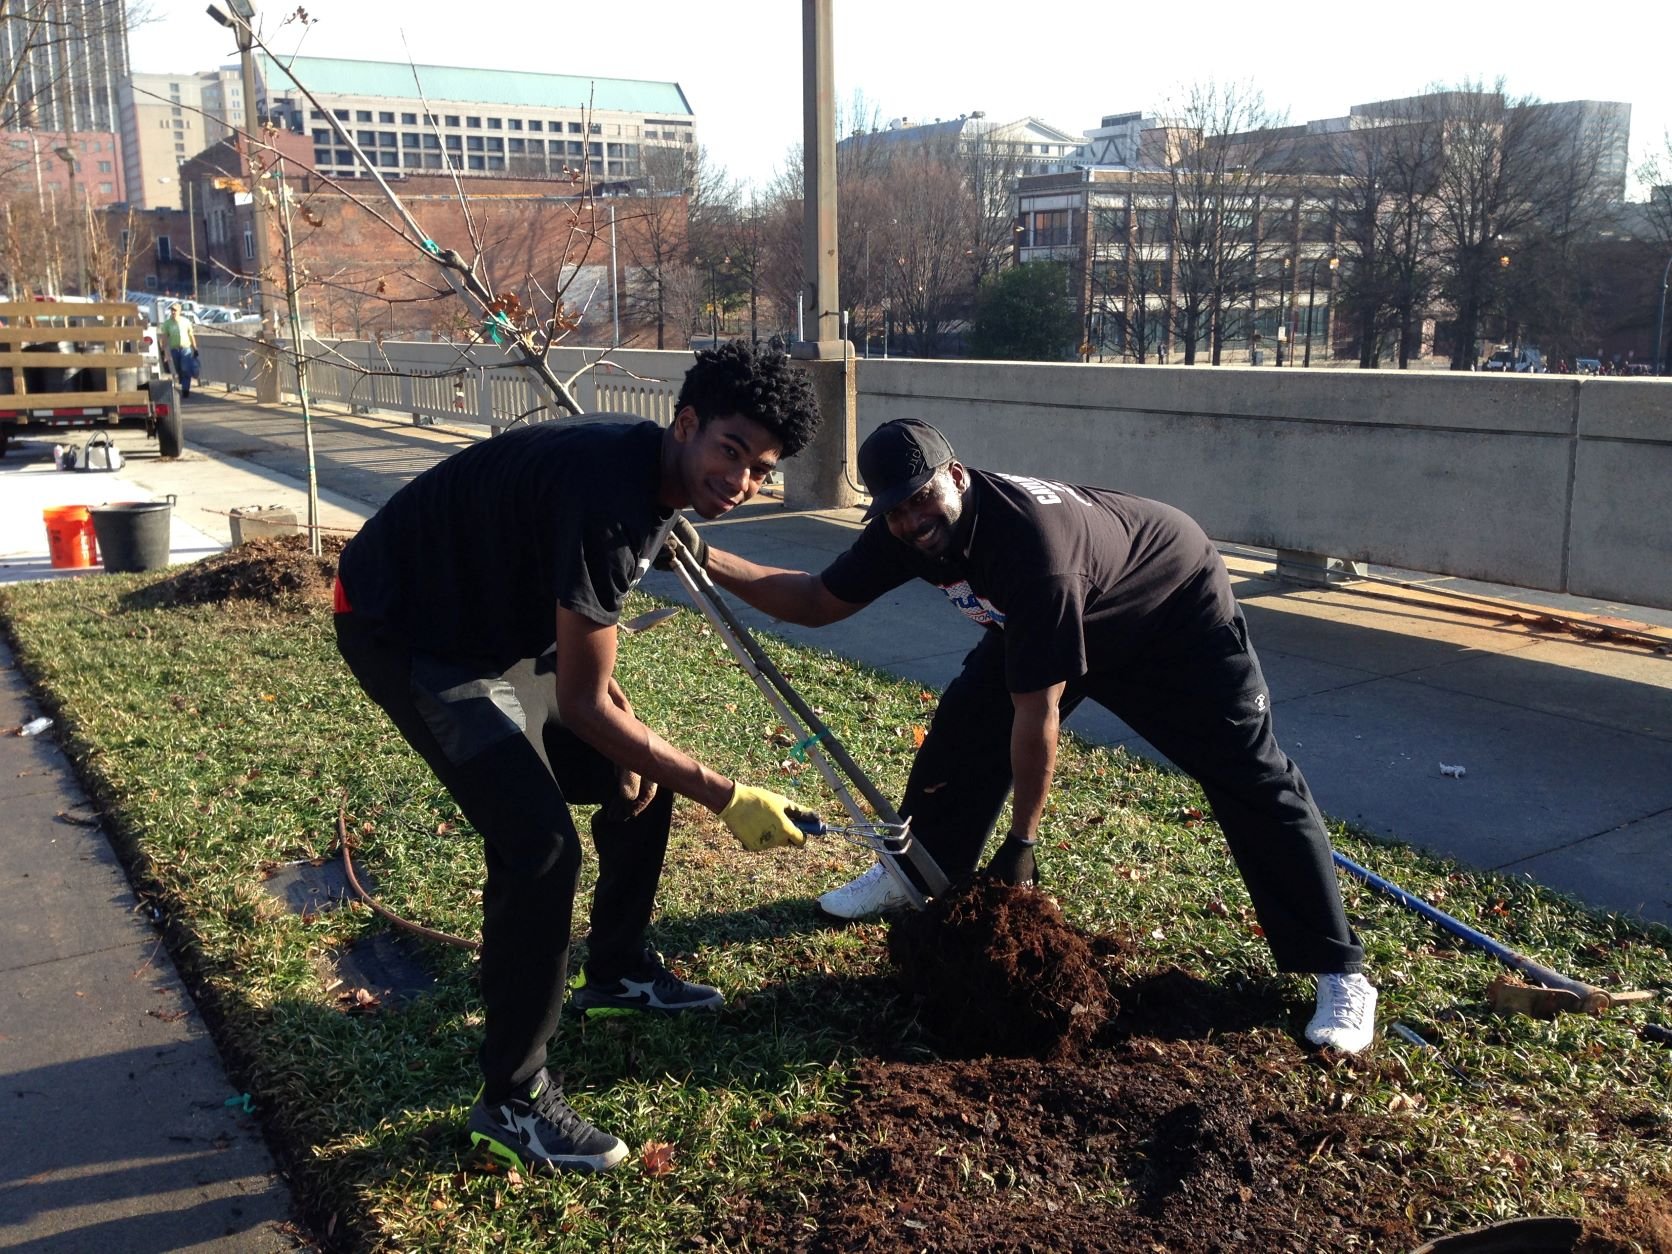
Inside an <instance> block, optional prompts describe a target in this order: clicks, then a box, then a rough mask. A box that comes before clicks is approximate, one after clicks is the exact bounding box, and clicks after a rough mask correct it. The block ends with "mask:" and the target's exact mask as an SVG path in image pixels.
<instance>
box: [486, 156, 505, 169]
mask: <svg viewBox="0 0 1672 1254" xmlns="http://www.w3.org/2000/svg"><path fill="white" fill-rule="evenodd" d="M504 168H505V158H504V157H489V158H488V169H490V170H503V169H504Z"/></svg>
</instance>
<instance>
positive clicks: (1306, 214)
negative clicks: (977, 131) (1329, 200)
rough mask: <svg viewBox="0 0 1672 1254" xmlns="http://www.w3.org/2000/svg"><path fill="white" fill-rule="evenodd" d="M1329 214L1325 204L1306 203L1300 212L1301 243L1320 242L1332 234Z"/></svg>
mask: <svg viewBox="0 0 1672 1254" xmlns="http://www.w3.org/2000/svg"><path fill="white" fill-rule="evenodd" d="M1330 219H1331V215H1330V211H1329V207H1328V206H1327V205H1307V206H1306V207H1305V208H1304V209H1302V210H1301V214H1300V238H1301V241H1302V242H1303V243H1310V244H1321V243H1323V242H1324V241H1326V240H1328V239H1329V238H1330V237H1331V235H1332V234H1333V232H1332V230H1331V220H1330Z"/></svg>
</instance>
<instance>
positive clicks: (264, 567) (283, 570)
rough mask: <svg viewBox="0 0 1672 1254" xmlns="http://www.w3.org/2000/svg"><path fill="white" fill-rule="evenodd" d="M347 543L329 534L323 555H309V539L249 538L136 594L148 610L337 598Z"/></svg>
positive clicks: (310, 602) (139, 602) (323, 547)
mask: <svg viewBox="0 0 1672 1254" xmlns="http://www.w3.org/2000/svg"><path fill="white" fill-rule="evenodd" d="M345 543H347V542H346V541H345V540H343V539H341V538H340V537H338V536H326V537H325V538H324V539H323V540H322V542H321V545H320V547H321V548H322V549H323V550H324V552H323V554H322V555H321V556H319V557H315V556H314V555H313V554H312V553H310V552H308V538H307V537H306V536H280V537H276V538H271V539H260V540H246V541H245V542H244V543H243V544H239V545H235V546H234V547H232V548H230V549H226V550H225V551H223V552H220V553H216V554H215V555H214V556H212V557H206V558H204V559H203V560H202V561H200V562H193V563H192V564H191V565H189V566H183V567H181V568H180V569H179V570H178V571H177V572H175V573H174V574H172V575H170V576H169V577H168V578H166V579H163V580H160V581H158V582H157V583H154V584H151V585H150V586H149V587H147V588H145V589H143V590H142V591H140V592H138V593H136V594H135V595H134V598H133V599H134V601H135V602H136V603H137V604H140V605H142V606H145V607H147V608H156V607H160V606H169V605H211V604H216V603H218V602H222V601H258V602H262V603H265V604H270V605H277V604H282V603H296V602H301V603H304V604H313V603H318V602H324V601H329V600H330V599H331V583H332V581H333V580H334V579H335V578H336V576H337V556H338V554H340V553H341V552H342V551H343V545H344V544H345Z"/></svg>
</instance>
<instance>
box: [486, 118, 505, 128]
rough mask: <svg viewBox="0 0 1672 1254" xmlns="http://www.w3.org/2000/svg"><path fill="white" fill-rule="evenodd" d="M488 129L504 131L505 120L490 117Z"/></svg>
mask: <svg viewBox="0 0 1672 1254" xmlns="http://www.w3.org/2000/svg"><path fill="white" fill-rule="evenodd" d="M488 129H489V130H490V131H502V130H504V129H505V120H504V119H503V118H489V119H488Z"/></svg>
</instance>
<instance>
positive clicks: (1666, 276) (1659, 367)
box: [1655, 257, 1672, 378]
mask: <svg viewBox="0 0 1672 1254" xmlns="http://www.w3.org/2000/svg"><path fill="white" fill-rule="evenodd" d="M1668 280H1672V257H1668V258H1667V259H1666V269H1664V270H1662V271H1661V272H1660V316H1659V317H1657V318H1656V319H1655V377H1656V378H1659V377H1660V375H1661V374H1662V373H1663V372H1664V370H1665V367H1666V348H1665V344H1666V284H1667V281H1668Z"/></svg>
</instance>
